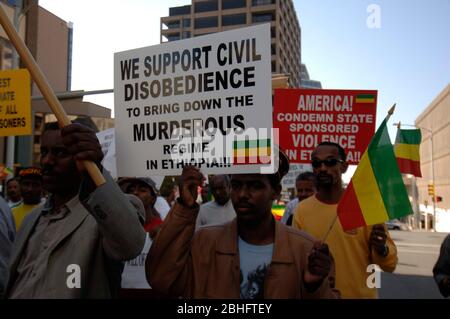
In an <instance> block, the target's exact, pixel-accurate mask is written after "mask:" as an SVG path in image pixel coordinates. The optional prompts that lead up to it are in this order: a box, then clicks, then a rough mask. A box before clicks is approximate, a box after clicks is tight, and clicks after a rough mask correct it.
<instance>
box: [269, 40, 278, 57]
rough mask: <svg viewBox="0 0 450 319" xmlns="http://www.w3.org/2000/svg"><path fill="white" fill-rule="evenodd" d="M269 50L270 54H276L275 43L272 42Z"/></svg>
mask: <svg viewBox="0 0 450 319" xmlns="http://www.w3.org/2000/svg"><path fill="white" fill-rule="evenodd" d="M270 49H271V52H272V54H274V55H276V54H277V46H276V44H275V43H272V45H271V46H270Z"/></svg>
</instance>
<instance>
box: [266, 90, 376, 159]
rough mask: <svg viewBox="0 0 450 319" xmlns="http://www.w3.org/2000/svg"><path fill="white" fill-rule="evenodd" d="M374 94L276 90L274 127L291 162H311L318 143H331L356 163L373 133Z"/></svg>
mask: <svg viewBox="0 0 450 319" xmlns="http://www.w3.org/2000/svg"><path fill="white" fill-rule="evenodd" d="M376 105H377V91H373V90H372V91H371V90H316V89H312V90H307V89H277V90H275V105H274V115H273V116H274V122H273V124H274V127H275V128H278V129H279V134H280V136H279V139H280V146H281V148H282V149H283V150H284V151H285V152H286V154H287V156H288V157H289V160H290V162H291V163H310V162H311V153H312V151H313V150H314V148H315V147H316V146H317V145H318V144H319V143H321V142H334V143H338V144H339V145H341V146H342V147H343V148H344V149H345V151H346V153H347V161H348V162H349V164H358V163H359V160H360V159H361V156H362V154H363V153H364V151H365V150H366V148H367V145H369V142H370V139H371V138H372V135H373V134H374V132H375V120H376Z"/></svg>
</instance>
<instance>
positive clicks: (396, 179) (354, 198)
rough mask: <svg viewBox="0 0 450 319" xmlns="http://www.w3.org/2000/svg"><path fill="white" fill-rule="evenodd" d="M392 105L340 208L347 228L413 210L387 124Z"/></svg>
mask: <svg viewBox="0 0 450 319" xmlns="http://www.w3.org/2000/svg"><path fill="white" fill-rule="evenodd" d="M392 113H393V108H392V109H391V110H390V111H389V114H388V116H387V117H386V118H385V119H384V121H383V123H381V125H380V127H379V128H378V130H377V131H376V132H375V135H374V136H373V138H372V140H371V141H370V144H369V146H368V147H367V150H366V152H365V153H364V154H363V156H362V158H361V161H360V162H359V165H358V167H357V168H356V171H355V174H354V175H353V177H352V179H351V181H350V184H349V185H348V187H347V189H346V191H345V193H344V195H343V197H342V199H341V200H340V202H339V204H338V208H337V214H338V217H339V221H340V222H341V225H342V228H343V229H344V230H351V229H355V228H358V227H362V226H367V225H374V224H379V223H384V222H386V221H388V220H391V219H394V218H399V217H403V216H406V215H409V214H412V213H413V211H412V208H411V203H410V202H409V199H408V194H407V193H406V188H405V185H404V183H403V179H402V175H401V174H400V170H399V168H398V166H397V163H396V159H395V154H394V149H393V147H392V144H391V140H390V138H389V134H388V130H387V127H386V124H387V121H388V119H389V117H390V115H391V114H392Z"/></svg>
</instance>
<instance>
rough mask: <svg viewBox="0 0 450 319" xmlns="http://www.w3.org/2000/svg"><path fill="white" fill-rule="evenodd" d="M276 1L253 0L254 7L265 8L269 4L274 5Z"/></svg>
mask: <svg viewBox="0 0 450 319" xmlns="http://www.w3.org/2000/svg"><path fill="white" fill-rule="evenodd" d="M274 3H275V0H252V6H254V7H256V6H265V5H268V4H274Z"/></svg>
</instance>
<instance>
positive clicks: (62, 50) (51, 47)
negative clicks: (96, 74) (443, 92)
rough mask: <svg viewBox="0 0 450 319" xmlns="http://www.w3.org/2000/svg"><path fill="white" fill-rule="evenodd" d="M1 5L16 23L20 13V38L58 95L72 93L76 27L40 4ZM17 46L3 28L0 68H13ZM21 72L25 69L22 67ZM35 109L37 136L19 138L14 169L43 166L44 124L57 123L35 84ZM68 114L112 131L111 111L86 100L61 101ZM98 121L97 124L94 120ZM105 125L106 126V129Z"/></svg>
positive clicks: (0, 147)
mask: <svg viewBox="0 0 450 319" xmlns="http://www.w3.org/2000/svg"><path fill="white" fill-rule="evenodd" d="M0 5H1V6H2V7H3V9H4V10H5V11H6V13H7V15H8V17H9V18H10V20H11V21H13V17H14V6H18V7H19V9H20V16H19V22H20V27H19V35H20V37H21V38H22V39H23V40H24V41H25V43H26V45H27V47H28V49H29V50H30V52H31V54H32V55H33V57H34V59H35V61H36V62H37V64H38V65H39V67H40V68H41V70H42V72H43V73H44V75H45V77H46V79H47V81H48V83H49V84H50V86H51V87H52V89H53V91H54V92H55V93H59V92H67V91H70V90H71V77H72V75H71V74H72V39H73V37H72V35H73V26H72V23H71V22H66V21H64V20H62V19H61V18H59V17H57V16H56V15H54V14H53V13H51V12H49V11H48V10H46V9H44V8H42V7H40V6H39V2H38V0H24V1H16V0H0ZM13 49H14V48H13V45H12V44H11V42H10V41H9V39H8V36H7V35H6V33H5V32H4V30H3V28H2V27H1V26H0V68H1V69H11V68H13ZM20 67H21V68H25V66H24V65H23V64H20ZM30 85H31V95H32V96H33V98H32V101H31V109H32V116H33V135H31V136H17V137H16V138H15V147H14V148H15V156H14V163H15V164H14V165H18V166H29V165H39V153H40V150H39V145H40V137H41V133H42V130H43V127H44V124H45V123H46V122H48V121H50V120H54V119H53V117H52V116H51V115H50V114H52V112H51V110H50V107H49V106H48V105H47V103H46V101H45V100H44V99H42V98H36V97H39V96H41V92H40V91H39V89H38V87H37V85H36V84H35V83H34V81H32V83H31V84H30ZM60 102H61V105H62V106H63V108H64V109H65V111H66V113H67V114H68V115H69V116H71V117H70V118H71V119H72V118H74V117H76V116H89V117H91V119H92V120H93V121H94V123H96V124H101V125H100V126H99V129H102V128H108V127H111V126H112V125H113V124H112V123H113V122H112V121H111V119H110V118H111V110H110V109H107V108H104V107H101V106H99V105H96V104H93V103H89V102H83V101H82V96H79V97H77V98H68V99H60ZM94 119H95V120H94ZM103 124H104V125H103ZM9 152H10V150H8V149H7V143H6V138H4V137H0V164H3V163H5V162H6V154H7V153H9Z"/></svg>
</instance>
